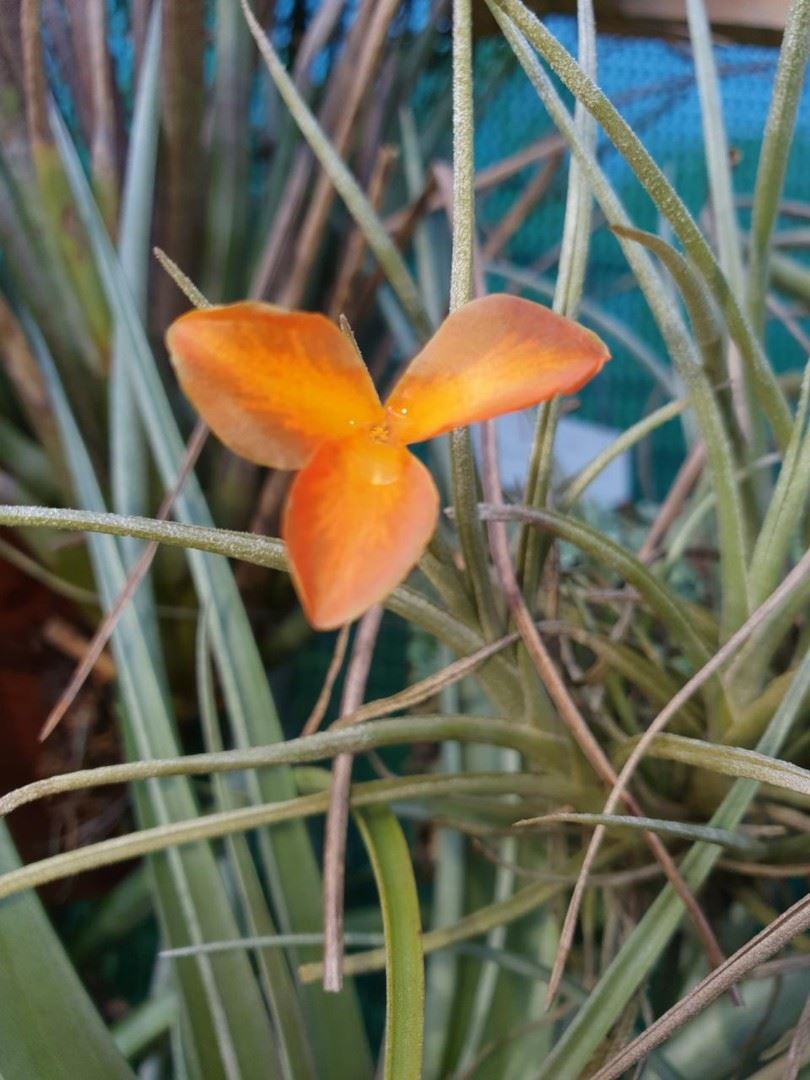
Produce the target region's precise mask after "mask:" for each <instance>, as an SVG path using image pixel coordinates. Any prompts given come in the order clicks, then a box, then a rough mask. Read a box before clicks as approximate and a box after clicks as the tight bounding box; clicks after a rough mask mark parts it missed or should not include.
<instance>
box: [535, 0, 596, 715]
mask: <svg viewBox="0 0 810 1080" xmlns="http://www.w3.org/2000/svg"><path fill="white" fill-rule="evenodd" d="M577 47H578V53H579V59H580V63H581V64H582V67H583V70H584V71H586V72H587V73H588V75H589V76H590V77H591V78H593V79H595V78H596V24H595V20H594V13H593V3H592V0H578V2H577ZM573 127H574V130H575V131H576V135H577V138H578V140H579V142H580V144H581V145H582V146H583V147H584V148H585V149H586V150H587V151H588V152H589V153H591V154H593V153H595V151H596V134H597V129H596V124H595V122H594V120H593V117H591V116H590V115H589V113H588V111H587V109H585V108H584V107H583V106H582V104H581V103H580V102H577V103H576V105H575V108H574V122H573ZM592 217H593V194H592V192H591V189H590V185H589V183H588V176H587V172H586V171H585V169H583V167H582V165H581V164H580V162H579V160H578V159H577V158H576V157H575V156H574V155H572V156H571V162H570V164H569V168H568V185H567V190H566V200H565V215H564V218H563V235H562V243H561V245H560V260H559V266H558V269H557V279H556V282H555V286H554V297H553V301H552V308H553V310H554V311H555V312H557V313H558V314H560V315H565V316H567V317H568V318H569V319H575V318H576V317H577V315H578V313H579V306H580V302H581V300H582V292H583V288H584V285H585V270H586V266H587V261H588V250H589V246H590V239H591V221H592ZM559 416H560V402H559V400H553V401H549V402H545V403H544V404H542V405H541V406H540V409H539V410H538V416H537V423H536V425H535V432H534V442H533V444H532V449H531V453H530V455H529V463H528V468H527V473H526V484H525V487H524V496H523V501H524V503H525V504H526V505H527V506H537V507H543V506H546V505H547V503H548V496H549V491H550V489H551V476H552V470H553V463H554V438H555V435H556V432H557V424H558V422H559ZM547 550H548V545H547V543H546V541H545V539H544V537H542V536H541V535H540V534H539V533H537V532H536V531H535V530H532V529H529V528H528V527H527V526H524V527H523V530H522V534H521V538H520V546H519V549H518V551H519V553H518V563H517V572H518V577H519V579H520V582H521V586H522V589H523V592H524V595H525V596H527V597H529V598H530V600H529V602H530V603H531V602H532V601H531V598H533V597H535V596H536V595H537V590H538V587H539V584H540V575H541V573H542V568H543V563H544V559H545V554H546V552H547ZM521 667H522V670H523V679H524V686H525V689H526V693H527V694H530V693H531V689H530V687H531V679H532V678H533V677H534V674H533V671H532V670H531V669H532V667H533V665H531V664H530V662H529V660H528V657H527V655H526V651H525V649H521Z"/></svg>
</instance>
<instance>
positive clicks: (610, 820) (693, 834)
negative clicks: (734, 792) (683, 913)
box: [515, 735, 765, 852]
mask: <svg viewBox="0 0 810 1080" xmlns="http://www.w3.org/2000/svg"><path fill="white" fill-rule="evenodd" d="M661 737H662V738H664V739H665V738H675V737H676V736H666V735H664V736H661ZM652 756H655V755H652ZM515 824H516V825H519V826H520V827H521V828H526V829H533V828H536V829H543V828H546V827H551V826H553V825H557V824H564V825H565V824H567V825H604V826H605V827H606V828H607V829H635V830H636V831H637V830H639V829H646V830H649V831H650V832H657V833H662V834H663V835H664V836H675V837H677V838H678V839H679V840H703V841H705V842H706V843H707V844H719V845H720V846H721V847H732V848H741V849H742V850H743V851H752V852H763V851H764V850H765V848H764V846H763V845H762V844H760V843H758V842H757V841H756V840H754V839H752V838H751V837H748V836H745V835H743V834H741V833H733V832H729V831H728V830H727V829H714V828H711V827H710V826H708V825H695V824H693V823H692V822H690V821H664V820H662V819H661V818H645V817H628V816H627V815H622V814H574V813H568V812H559V813H553V814H548V815H547V816H545V817H539V818H529V819H528V820H525V821H518V822H516V823H515Z"/></svg>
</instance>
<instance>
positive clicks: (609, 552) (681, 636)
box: [480, 506, 709, 666]
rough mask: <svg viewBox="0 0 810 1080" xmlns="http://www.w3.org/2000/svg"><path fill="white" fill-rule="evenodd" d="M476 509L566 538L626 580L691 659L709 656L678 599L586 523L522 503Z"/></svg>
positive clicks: (489, 517)
mask: <svg viewBox="0 0 810 1080" xmlns="http://www.w3.org/2000/svg"><path fill="white" fill-rule="evenodd" d="M480 512H481V515H482V517H484V519H487V520H493V521H521V522H524V523H528V524H531V525H533V526H535V527H538V528H541V529H546V530H548V531H549V532H551V533H552V534H553V535H554V536H556V537H558V538H559V539H561V540H567V541H568V543H570V544H573V545H574V546H575V547H577V548H579V549H580V551H582V552H584V553H585V554H587V555H588V556H589V557H590V558H592V559H594V560H595V561H596V562H597V563H600V564H601V565H603V566H607V567H610V569H611V570H613V571H614V572H615V573H617V574H619V575H620V576H621V577H622V579H623V580H624V582H625V583H626V584H628V585H632V586H633V587H634V588H636V589H637V590H638V591H639V593H640V594H641V595H642V596H643V597H644V599H645V601H646V602H647V603H648V604H649V606H650V608H651V609H652V610H653V611H654V612H655V613H656V615H657V616H658V617H659V618H660V619H661V620H662V622H664V624H665V625H666V626H667V627H668V628H669V630H670V631H671V633H672V634H674V635H675V636H676V637H677V638H678V640H679V641H680V642H681V645H682V646H683V649H684V652H685V653H686V655H687V656H688V657H689V659H690V660H691V661H692V662H693V663H695V664H696V665H698V666H702V665H703V664H704V663H705V662H706V660H707V659H708V658H709V652H708V648H707V644H706V642H705V641H704V640H703V638H702V637H701V635H700V634H699V632H698V630H697V629H696V628H695V626H694V623H693V620H692V619H691V618H690V615H689V612H688V611H687V609H686V607H685V606H684V604H683V602H682V601H681V599H680V598H679V597H677V596H675V594H674V593H672V592H671V591H670V590H669V589H668V588H667V587H666V586H665V585H664V584H663V583H662V582H661V581H659V580H658V578H657V577H655V575H654V574H652V573H651V572H650V571H649V570H648V569H647V567H646V566H644V564H643V563H641V562H640V561H639V560H638V559H637V558H636V557H635V556H634V555H632V554H631V553H630V552H629V551H627V550H626V549H625V548H623V547H621V546H620V545H619V544H617V543H615V541H613V540H610V539H608V538H607V537H606V536H604V535H603V534H602V533H600V532H598V531H597V530H596V529H593V528H591V527H590V526H589V525H585V524H584V523H582V522H580V521H576V520H574V519H573V518H570V517H566V516H565V515H563V514H558V513H556V512H555V511H553V510H536V509H532V508H530V507H525V506H482V507H481V511H480Z"/></svg>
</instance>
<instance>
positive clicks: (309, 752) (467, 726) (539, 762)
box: [0, 713, 571, 815]
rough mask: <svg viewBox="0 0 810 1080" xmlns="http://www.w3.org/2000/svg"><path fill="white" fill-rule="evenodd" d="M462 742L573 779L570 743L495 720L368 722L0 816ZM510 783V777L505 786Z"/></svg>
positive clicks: (89, 776) (45, 787)
mask: <svg viewBox="0 0 810 1080" xmlns="http://www.w3.org/2000/svg"><path fill="white" fill-rule="evenodd" d="M446 739H458V740H459V741H460V742H467V743H482V744H484V745H488V746H503V747H508V748H510V749H513V750H517V751H519V752H520V753H521V754H523V755H525V756H526V757H528V758H530V759H531V760H532V761H533V763H534V764H535V766H536V767H537V768H538V769H539V770H543V771H547V770H554V771H559V772H561V773H566V772H570V765H571V763H570V758H569V751H568V747H567V746H566V744H565V742H564V741H563V740H562V739H560V738H558V737H556V736H553V735H546V734H544V733H543V732H539V731H536V730H535V729H534V728H531V727H528V726H525V725H521V724H514V723H512V722H511V721H506V720H500V719H495V718H491V717H478V716H466V715H465V714H463V713H461V714H458V715H452V716H450V715H441V716H431V715H427V716H416V715H414V716H408V717H404V718H403V717H399V718H397V719H394V720H386V721H384V722H381V721H369V722H368V723H366V724H358V725H352V726H350V727H345V728H338V729H336V730H333V731H322V732H319V733H318V734H316V735H307V736H305V737H303V738H299V739H290V740H288V741H287V742H283V743H273V744H271V745H270V746H255V747H252V748H250V749H248V750H222V751H217V752H212V753H207V754H185V755H183V756H182V757H166V758H152V759H149V760H143V761H131V762H127V763H123V764H118V765H105V766H101V767H99V768H95V769H80V770H78V771H76V772H70V773H59V774H57V775H56V776H52V777H49V778H48V779H46V780H35V781H32V782H31V783H30V784H27V785H25V787H22V788H18V789H17V790H16V791H11V792H9V793H8V794H6V795H2V796H0V815H5V814H10V813H11V812H12V811H13V810H17V809H19V807H21V806H26V805H27V804H28V803H30V802H33V801H34V800H36V799H41V798H46V797H48V798H50V797H52V796H54V795H58V794H61V793H64V792H66V791H82V790H84V789H86V788H92V787H96V786H98V785H105V784H126V783H132V782H133V781H136V780H151V779H155V778H157V777H168V776H202V775H205V774H207V773H211V774H219V773H229V772H242V771H246V770H250V769H261V768H268V767H270V766H281V765H291V764H296V765H300V764H302V763H304V762H311V761H323V760H324V759H326V758H330V757H334V756H335V755H337V754H345V753H348V754H362V753H365V752H367V751H369V750H376V749H379V748H380V747H384V746H402V745H403V744H406V743H408V742H442V741H444V740H446ZM504 783H508V778H506V779H504Z"/></svg>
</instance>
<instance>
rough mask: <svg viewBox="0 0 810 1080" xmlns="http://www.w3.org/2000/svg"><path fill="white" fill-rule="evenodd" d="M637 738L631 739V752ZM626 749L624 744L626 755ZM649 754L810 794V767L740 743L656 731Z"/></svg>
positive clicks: (629, 743)
mask: <svg viewBox="0 0 810 1080" xmlns="http://www.w3.org/2000/svg"><path fill="white" fill-rule="evenodd" d="M635 741H636V740H635V739H634V740H632V741H628V743H627V753H628V754H629V752H630V750H631V749H632V743H633V742H635ZM624 752H625V750H624V747H622V757H623V756H624ZM648 754H649V756H650V757H653V758H663V759H664V760H667V761H681V762H683V763H684V764H685V765H694V766H695V767H696V768H699V769H708V770H709V771H710V772H716V773H720V774H721V775H723V776H743V777H745V778H746V779H748V780H756V781H757V782H758V783H760V784H772V785H773V786H774V787H778V788H784V790H785V791H796V792H798V793H799V794H800V795H810V772H808V770H807V769H802V768H801V767H800V766H799V765H794V764H793V762H791V761H780V760H779V759H778V758H772V757H768V756H767V755H766V754H760V753H758V752H757V751H756V750H746V749H743V748H742V747H739V746H718V745H716V744H715V743H709V742H703V741H702V740H701V739H690V738H688V737H687V736H685V735H656V736H655V738H654V739H653V740H652V741H651V743H650V748H649V750H648Z"/></svg>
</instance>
